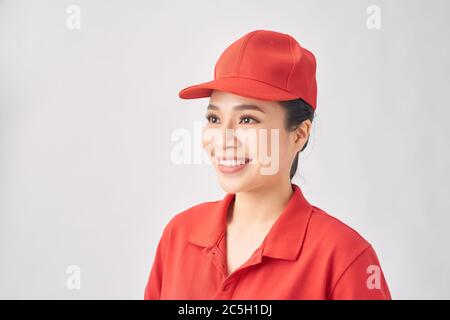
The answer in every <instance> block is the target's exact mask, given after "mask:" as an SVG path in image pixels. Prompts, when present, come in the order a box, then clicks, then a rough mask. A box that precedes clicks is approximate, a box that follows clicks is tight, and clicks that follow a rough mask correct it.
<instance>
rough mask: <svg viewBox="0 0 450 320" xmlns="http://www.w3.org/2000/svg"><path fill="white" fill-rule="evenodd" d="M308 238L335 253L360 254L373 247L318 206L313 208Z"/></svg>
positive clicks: (351, 228)
mask: <svg viewBox="0 0 450 320" xmlns="http://www.w3.org/2000/svg"><path fill="white" fill-rule="evenodd" d="M307 236H309V237H311V238H313V239H315V240H314V241H315V242H317V244H318V245H320V246H321V247H324V248H329V249H330V250H333V251H336V250H338V251H344V252H355V251H356V252H358V251H363V250H365V249H367V248H368V247H370V246H371V243H370V242H369V241H368V240H366V239H365V238H364V237H363V236H362V235H361V234H360V233H359V232H358V231H356V230H355V229H354V228H353V227H351V226H349V225H348V224H346V223H345V222H343V221H342V220H340V219H338V218H336V217H335V216H333V215H331V214H329V213H328V212H326V211H325V210H323V209H321V208H319V207H317V206H312V214H311V219H310V223H309V227H308V233H307Z"/></svg>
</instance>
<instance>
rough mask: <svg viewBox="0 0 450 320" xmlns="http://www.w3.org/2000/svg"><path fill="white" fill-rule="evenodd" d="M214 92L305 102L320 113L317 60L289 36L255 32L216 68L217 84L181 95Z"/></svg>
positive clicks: (234, 46) (206, 84)
mask: <svg viewBox="0 0 450 320" xmlns="http://www.w3.org/2000/svg"><path fill="white" fill-rule="evenodd" d="M213 89H217V90H221V91H227V92H231V93H234V94H238V95H241V96H246V97H250V98H255V99H261V100H272V101H283V100H293V99H299V98H302V99H303V100H305V101H306V102H307V103H308V104H309V105H311V107H312V108H313V109H316V102H317V82H316V58H315V57H314V54H313V53H312V52H311V51H309V50H307V49H305V48H303V47H302V46H300V44H299V43H298V42H297V41H296V40H295V39H294V38H293V37H292V36H290V35H288V34H284V33H281V32H275V31H270V30H255V31H252V32H249V33H247V34H245V35H244V36H242V37H241V38H239V39H238V40H236V41H235V42H233V43H232V44H231V45H230V46H228V47H227V48H226V49H225V50H224V52H223V53H222V54H221V55H220V57H219V59H218V61H217V62H216V65H215V67H214V80H211V81H208V82H204V83H201V84H197V85H193V86H189V87H187V88H184V89H183V90H181V91H180V92H179V94H178V95H179V97H180V98H183V99H195V98H204V97H209V96H210V95H211V92H212V90H213Z"/></svg>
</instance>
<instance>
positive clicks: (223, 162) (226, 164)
mask: <svg viewBox="0 0 450 320" xmlns="http://www.w3.org/2000/svg"><path fill="white" fill-rule="evenodd" d="M216 161H217V167H218V168H219V170H220V172H222V173H236V172H238V171H241V170H242V169H244V168H245V167H246V166H247V165H248V164H249V163H250V161H251V160H250V159H216Z"/></svg>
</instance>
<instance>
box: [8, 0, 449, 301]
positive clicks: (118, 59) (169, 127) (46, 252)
mask: <svg viewBox="0 0 450 320" xmlns="http://www.w3.org/2000/svg"><path fill="white" fill-rule="evenodd" d="M72 4H74V5H77V6H79V7H80V9H81V29H79V30H70V29H68V28H67V26H66V20H67V18H68V16H69V15H68V14H67V12H66V9H67V7H69V5H72ZM370 5H377V6H379V7H380V9H381V29H379V30H373V29H372V30H371V29H368V27H367V25H366V21H367V19H368V17H369V15H368V14H367V13H366V9H367V7H369V6H370ZM449 12H450V3H449V2H448V1H444V0H442V1H436V0H433V1H419V0H417V1H411V0H408V1H406V0H403V1H401V0H396V1H376V0H373V1H361V0H352V1H349V0H346V1H342V0H341V1H317V0H314V1H312V0H311V1H298V0H296V1H261V0H259V1H256V0H254V1H237V0H234V1H231V0H227V1H217V0H214V1H181V0H180V1H111V0H108V1H106V0H103V1H99V0H96V1H87V0H86V1H81V0H78V1H56V0H54V1H49V0H48V1H18V0H14V1H13V0H8V1H6V0H0V298H7V299H10V298H21V299H30V298H43V299H48V298H62V299H80V298H86V299H91V298H100V299H111V298H125V299H141V298H142V297H143V292H144V286H145V284H146V281H147V277H148V274H149V271H150V267H151V264H152V261H153V257H154V252H155V248H156V245H157V241H158V240H159V238H160V236H161V233H162V229H163V227H164V226H165V224H166V223H167V222H168V221H169V219H170V218H171V217H173V216H174V215H175V214H176V213H178V212H180V211H182V210H185V209H187V208H189V207H191V206H193V205H195V204H198V203H200V202H203V201H212V200H218V199H221V198H222V197H223V196H224V191H223V190H221V189H220V186H219V185H218V182H217V179H216V176H215V173H214V171H213V169H212V168H211V167H210V166H209V165H207V164H198V165H175V164H173V163H172V161H171V150H172V148H173V146H174V142H173V141H171V134H172V132H174V130H177V129H181V128H185V129H187V130H189V131H193V126H194V122H195V121H199V120H202V119H203V117H204V112H205V108H206V105H207V102H208V100H207V99H196V100H182V99H180V98H178V92H179V90H181V89H182V88H184V87H186V86H188V85H192V84H196V83H200V82H204V81H208V80H212V77H213V68H214V64H215V62H216V60H217V59H218V57H219V55H220V54H221V53H222V51H223V50H224V49H225V47H226V46H228V45H229V44H231V43H232V42H233V41H235V40H236V39H238V38H239V37H241V36H242V35H244V34H245V33H247V32H249V31H252V30H256V29H268V30H274V31H279V32H283V33H289V34H291V35H292V36H294V37H295V38H296V39H297V40H298V41H299V43H300V44H301V45H303V46H305V47H306V48H308V49H310V50H311V51H312V52H313V53H314V54H315V55H316V58H317V61H318V66H317V79H318V107H317V114H316V119H315V121H314V127H313V133H312V136H311V139H310V142H309V145H308V147H307V149H306V150H305V152H304V154H303V155H302V157H301V158H300V165H299V170H298V173H297V177H296V178H295V179H294V182H296V183H297V184H299V185H300V186H301V188H302V190H303V191H304V193H305V196H306V197H307V199H308V200H309V201H310V202H311V203H312V204H313V205H315V206H318V207H320V208H322V209H323V210H325V211H326V212H328V213H329V214H331V215H333V216H335V217H337V218H338V219H340V220H341V221H343V222H345V223H347V224H348V225H350V226H351V227H353V228H355V229H356V230H357V231H358V232H359V233H360V234H361V235H363V236H364V237H365V238H366V239H367V240H368V241H369V242H370V243H372V245H373V246H374V248H375V250H376V252H377V254H378V257H379V259H380V262H381V266H382V268H383V271H384V273H385V276H386V279H387V281H388V284H389V287H390V290H391V293H392V296H393V298H394V299H431V298H438V299H444V298H445V299H448V298H450V256H449V251H450V250H449V249H448V244H449V243H450V232H449V227H450V218H449V214H450V197H449V191H450V190H449V173H450V171H449V163H450V152H449V142H448V139H449V137H450V134H449V133H450V129H449V126H448V118H449V116H450V111H449V98H448V89H449V82H450V81H449V71H450V68H449V66H450V63H449V57H450V41H449V39H450V37H449V36H448V30H450V19H449V18H448V16H449ZM193 139H194V137H193ZM193 141H194V142H195V144H196V145H199V144H200V141H199V140H193ZM69 265H78V266H79V267H80V268H81V288H80V290H69V289H68V288H67V286H66V280H67V277H68V275H67V274H66V269H67V267H68V266H69Z"/></svg>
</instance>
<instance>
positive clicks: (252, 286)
mask: <svg viewBox="0 0 450 320" xmlns="http://www.w3.org/2000/svg"><path fill="white" fill-rule="evenodd" d="M292 188H293V191H294V193H293V195H292V196H291V198H290V200H289V202H288V204H287V206H286V207H285V209H284V210H283V212H282V213H281V215H280V216H279V217H278V219H277V220H276V221H275V223H274V224H273V226H272V228H271V229H270V231H269V233H268V234H267V236H266V237H265V238H264V240H263V242H262V243H261V246H260V247H259V248H257V249H256V250H255V251H254V253H253V254H252V255H251V256H250V257H249V259H248V260H247V261H246V262H245V263H243V264H242V265H241V266H240V267H238V268H237V269H236V270H235V271H234V272H232V273H231V274H230V275H229V276H227V275H226V270H227V267H226V238H225V236H226V215H227V208H228V206H229V205H230V203H231V202H232V201H233V200H234V196H235V195H234V194H226V196H225V197H224V198H223V199H222V200H219V201H213V202H204V203H201V204H198V205H196V206H194V207H192V208H189V209H187V210H185V211H183V212H180V213H178V214H177V215H175V216H174V217H173V218H172V219H171V220H170V221H169V223H168V224H167V225H166V227H165V228H164V231H163V234H162V237H161V239H160V241H159V243H158V246H157V250H156V255H155V258H154V262H153V266H152V268H151V270H150V275H149V278H148V282H147V286H146V288H145V293H144V298H145V299H190V300H193V299H242V300H247V299H291V300H295V299H391V295H390V293H389V289H388V286H387V284H386V281H385V278H384V274H383V272H382V270H381V267H380V263H379V261H378V258H377V255H376V253H375V251H374V249H373V248H372V246H371V244H370V243H368V242H367V241H366V240H365V239H364V238H362V237H361V235H359V234H358V233H357V232H356V231H355V230H353V229H352V228H350V227H349V226H347V225H345V224H344V223H343V222H341V221H339V220H338V219H336V218H334V217H332V216H330V215H328V214H327V213H326V212H324V211H323V210H321V209H319V208H317V207H315V206H312V205H311V204H309V203H308V201H307V200H306V199H305V198H304V196H303V194H302V191H301V190H300V188H299V187H298V186H297V185H295V184H292Z"/></svg>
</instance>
